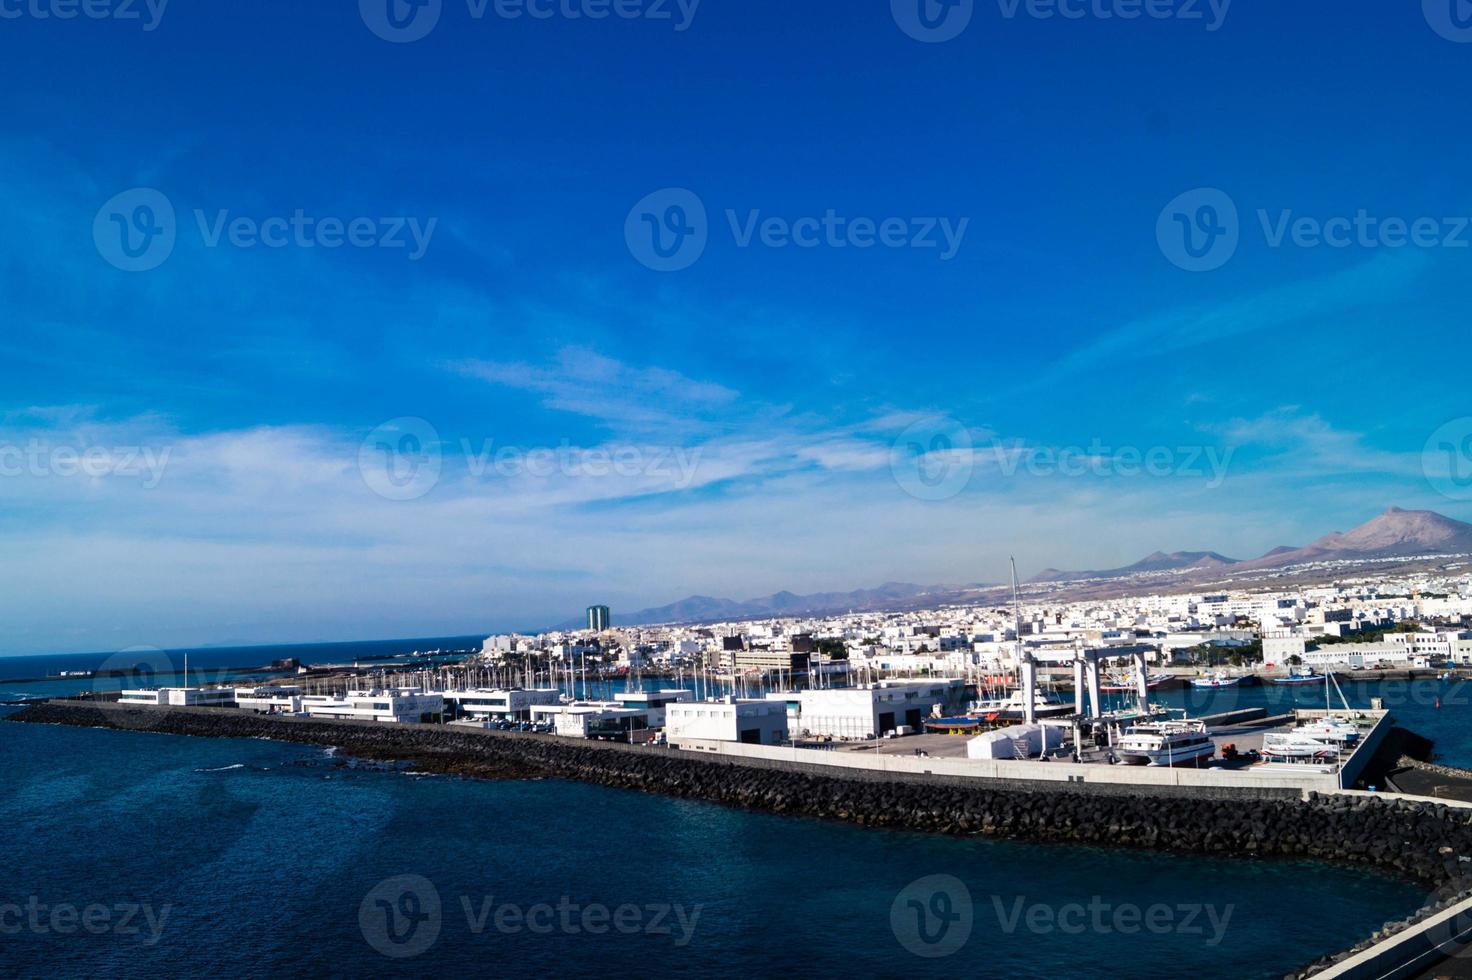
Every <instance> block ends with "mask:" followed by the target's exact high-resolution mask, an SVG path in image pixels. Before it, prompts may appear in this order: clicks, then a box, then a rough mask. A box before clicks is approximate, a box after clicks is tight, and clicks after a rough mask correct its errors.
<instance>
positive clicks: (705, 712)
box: [665, 697, 787, 745]
mask: <svg viewBox="0 0 1472 980" xmlns="http://www.w3.org/2000/svg"><path fill="white" fill-rule="evenodd" d="M665 737H666V738H667V739H668V740H669V743H670V744H671V745H678V744H679V743H680V742H681V741H684V740H688V739H708V740H711V741H719V742H744V743H746V744H748V745H781V744H782V743H783V742H785V741H787V705H786V704H784V703H783V702H781V701H773V700H737V699H736V698H729V697H728V698H726V699H725V700H722V701H693V702H684V703H681V704H672V705H670V706H669V707H667V708H666V709H665Z"/></svg>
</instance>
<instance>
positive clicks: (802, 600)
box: [553, 507, 1472, 631]
mask: <svg viewBox="0 0 1472 980" xmlns="http://www.w3.org/2000/svg"><path fill="white" fill-rule="evenodd" d="M1439 554H1472V524H1468V523H1464V522H1462V521H1458V520H1455V519H1453V518H1450V517H1447V516H1445V515H1443V514H1438V513H1437V512H1435V511H1430V510H1403V509H1401V508H1399V507H1390V508H1388V509H1387V510H1385V511H1384V512H1382V513H1381V514H1379V515H1378V516H1376V517H1374V518H1371V519H1370V520H1369V521H1367V522H1365V523H1364V524H1361V525H1359V526H1358V527H1355V528H1353V529H1351V530H1349V531H1334V532H1331V533H1329V534H1326V535H1324V536H1323V537H1321V538H1318V539H1316V540H1315V541H1313V542H1311V543H1309V544H1307V545H1302V546H1293V545H1279V546H1278V547H1276V548H1273V549H1272V550H1271V551H1268V552H1267V553H1266V554H1264V555H1262V556H1261V557H1259V558H1254V559H1251V560H1245V561H1244V560H1238V559H1235V558H1228V557H1227V556H1226V555H1223V554H1221V553H1220V552H1216V551H1172V552H1164V551H1155V552H1153V553H1151V554H1149V555H1146V556H1145V557H1144V558H1142V559H1140V560H1139V561H1137V562H1135V563H1134V564H1131V565H1125V566H1122V567H1120V568H1114V569H1104V570H1097V571H1062V570H1059V569H1056V568H1047V569H1044V570H1043V571H1041V572H1039V573H1038V574H1037V575H1034V576H1033V577H1032V578H1030V579H1028V580H1027V581H1028V584H1030V585H1048V586H1064V587H1068V586H1070V585H1072V586H1074V587H1075V588H1083V587H1084V584H1085V583H1093V584H1094V585H1098V584H1099V583H1108V582H1111V581H1119V580H1125V579H1129V578H1131V577H1133V576H1135V575H1142V574H1151V575H1155V576H1157V577H1158V576H1161V575H1169V576H1173V578H1174V580H1175V581H1176V582H1178V583H1181V584H1185V583H1189V582H1192V581H1205V580H1209V579H1211V578H1212V577H1213V576H1215V575H1216V574H1217V573H1231V574H1233V575H1236V574H1238V573H1243V572H1245V573H1252V572H1258V571H1274V570H1280V569H1286V568H1290V567H1292V566H1295V565H1306V564H1309V563H1312V562H1329V561H1375V560H1379V559H1385V558H1414V557H1422V556H1425V557H1430V556H1434V555H1439ZM983 596H986V597H988V598H992V599H994V600H996V601H1008V600H1007V589H1006V587H1005V586H1002V585H997V584H985V583H972V584H968V585H929V586H922V585H917V584H915V583H913V582H885V583H884V584H882V585H880V586H877V587H875V588H870V589H855V590H853V591H851V592H815V593H811V594H808V595H798V594H796V593H793V592H790V591H785V590H784V591H781V592H774V593H772V594H771V595H767V596H761V597H758V598H755V599H748V600H745V601H737V600H734V599H724V598H716V597H713V596H704V595H692V596H687V597H686V598H684V599H681V600H678V601H676V602H672V603H669V604H667V605H663V606H654V607H651V608H648V609H641V610H639V611H637V612H633V613H629V614H627V615H619V614H617V613H615V614H614V615H613V624H614V625H615V626H644V625H652V624H658V623H694V622H709V621H712V620H722V619H729V620H738V619H761V618H768V617H781V616H796V615H804V614H807V615H822V614H833V613H842V612H848V611H850V610H852V611H855V612H879V611H889V610H895V609H899V608H904V607H910V608H918V606H917V605H916V601H917V600H920V599H928V600H931V601H933V603H934V604H943V603H950V602H964V601H978V600H980V599H981V598H982V597H983ZM585 625H586V622H585V621H584V620H568V621H567V622H565V623H561V624H559V625H557V626H555V627H553V629H554V630H563V631H566V630H575V629H581V628H583V627H584V626H585Z"/></svg>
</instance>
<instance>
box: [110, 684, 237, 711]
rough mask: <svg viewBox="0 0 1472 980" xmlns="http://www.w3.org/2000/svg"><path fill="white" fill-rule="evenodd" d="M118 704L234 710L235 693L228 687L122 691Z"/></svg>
mask: <svg viewBox="0 0 1472 980" xmlns="http://www.w3.org/2000/svg"><path fill="white" fill-rule="evenodd" d="M118 704H143V705H152V706H154V707H159V706H166V707H176V708H177V707H198V708H233V707H235V691H234V690H233V689H232V688H228V687H157V688H148V689H138V690H130V691H120V692H119V693H118Z"/></svg>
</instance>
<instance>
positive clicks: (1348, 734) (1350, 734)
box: [1294, 717, 1360, 745]
mask: <svg viewBox="0 0 1472 980" xmlns="http://www.w3.org/2000/svg"><path fill="white" fill-rule="evenodd" d="M1294 731H1295V732H1297V733H1298V734H1300V735H1305V736H1307V737H1309V738H1312V739H1315V740H1316V741H1320V742H1325V743H1328V744H1332V745H1353V744H1354V743H1355V742H1358V741H1359V740H1360V730H1359V728H1358V727H1357V726H1355V725H1352V724H1350V723H1349V722H1347V721H1342V720H1340V719H1338V718H1328V717H1325V718H1319V719H1317V720H1315V721H1310V722H1305V723H1304V724H1302V725H1299V726H1298V728H1296V729H1294Z"/></svg>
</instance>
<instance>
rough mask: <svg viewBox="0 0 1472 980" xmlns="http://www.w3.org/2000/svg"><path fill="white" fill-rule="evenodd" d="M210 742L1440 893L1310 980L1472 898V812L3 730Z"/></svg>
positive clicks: (114, 709) (659, 758)
mask: <svg viewBox="0 0 1472 980" xmlns="http://www.w3.org/2000/svg"><path fill="white" fill-rule="evenodd" d="M0 720H3V721H12V722H20V723H30V724H58V725H68V726H73V727H88V728H105V729H111V730H119V731H136V732H146V733H154V734H171V735H182V736H193V737H202V738H261V739H269V740H272V741H279V742H288V743H298V744H309V745H319V746H324V747H326V746H335V747H337V748H339V749H340V750H341V751H342V752H343V753H344V754H346V755H351V756H354V757H357V758H360V759H364V760H372V761H384V762H393V761H400V762H411V763H412V764H413V765H414V767H415V768H416V769H417V770H421V771H424V772H433V773H437V774H445V775H459V776H462V777H466V778H473V779H538V778H556V779H567V780H573V781H580V782H586V783H592V784H597V785H602V786H608V787H613V788H621V789H631V790H637V791H640V792H645V793H653V794H658V795H664V796H672V797H677V798H686V799H698V800H702V801H706V802H711V803H717V804H720V805H724V806H730V807H733V808H737V809H745V810H753V811H763V812H769V813H774V814H785V815H790V816H798V817H808V818H813V819H818V820H832V821H842V822H845V823H850V824H855V825H858V826H866V827H878V828H884V829H889V830H900V831H911V832H919V833H933V834H943V835H948V836H955V837H969V836H980V837H987V838H996V839H1009V840H1017V841H1026V842H1036V843H1061V844H1076V845H1085V846H1096V847H1112V848H1128V849H1135V850H1150V851H1157V852H1164V853H1173V854H1179V855H1192V854H1196V855H1200V854H1208V855H1212V856H1216V857H1244V858H1269V859H1271V858H1298V859H1309V860H1319V861H1324V862H1328V863H1334V864H1341V865H1351V866H1358V867H1363V868H1367V869H1370V870H1375V871H1378V872H1381V873H1387V874H1391V875H1395V876H1397V877H1400V878H1402V879H1406V880H1410V881H1414V882H1416V883H1417V884H1420V885H1422V886H1423V887H1428V888H1429V889H1430V890H1431V891H1432V896H1431V901H1430V903H1429V904H1427V905H1425V906H1423V907H1422V908H1421V909H1419V910H1408V915H1407V916H1406V917H1405V918H1403V919H1399V920H1395V921H1392V922H1389V923H1387V924H1386V925H1385V926H1384V927H1382V929H1380V930H1378V931H1377V932H1376V933H1375V934H1374V935H1373V936H1371V937H1367V938H1366V939H1365V940H1363V941H1362V942H1360V943H1358V944H1356V945H1355V946H1354V947H1351V948H1350V949H1348V950H1344V951H1342V952H1339V953H1334V954H1331V955H1327V956H1323V957H1321V958H1319V959H1317V960H1315V961H1314V962H1313V963H1312V964H1310V965H1306V966H1305V967H1303V968H1302V969H1300V970H1299V971H1295V973H1294V974H1293V975H1294V976H1308V975H1312V974H1313V973H1315V972H1318V971H1320V970H1322V969H1325V968H1327V967H1329V966H1332V965H1333V964H1335V963H1339V962H1342V961H1344V960H1346V959H1347V958H1349V957H1350V956H1351V955H1352V954H1354V953H1355V952H1357V951H1360V950H1363V949H1365V948H1367V947H1369V946H1371V945H1374V944H1375V943H1377V942H1381V941H1384V940H1385V939H1386V938H1387V937H1389V936H1393V935H1396V934H1399V933H1401V932H1403V931H1405V930H1407V929H1409V928H1410V927H1412V926H1413V925H1415V924H1416V923H1417V922H1420V921H1422V920H1424V919H1426V918H1428V917H1430V916H1433V915H1435V914H1436V913H1437V912H1439V911H1441V910H1444V909H1446V908H1449V907H1450V906H1452V905H1454V904H1455V903H1456V902H1458V901H1460V900H1461V899H1462V898H1464V897H1465V896H1466V895H1467V894H1468V892H1469V890H1472V875H1469V874H1467V873H1466V871H1465V870H1464V869H1467V868H1469V867H1472V864H1469V863H1467V862H1465V861H1463V860H1461V858H1462V856H1463V855H1467V856H1472V811H1469V810H1467V809H1460V808H1457V807H1449V806H1446V805H1444V804H1439V803H1431V802H1424V801H1419V800H1404V799H1394V798H1388V797H1384V796H1355V797H1348V796H1337V795H1320V794H1316V793H1310V794H1308V795H1307V798H1301V799H1297V798H1262V799H1234V800H1224V799H1212V798H1208V797H1200V796H1186V795H1176V794H1152V795H1148V796H1147V795H1139V794H1133V793H1131V794H1123V793H1113V792H1103V793H1100V792H1094V791H1089V790H1085V789H1083V788H1069V784H1061V785H1059V786H1054V787H1049V788H1042V787H1038V788H1028V789H1022V788H1017V787H1016V786H1015V785H1013V786H1007V787H1002V788H996V787H989V786H988V787H981V786H968V785H959V784H958V783H957V781H955V780H945V779H917V778H913V777H912V778H909V779H875V778H872V777H871V778H864V777H862V776H857V775H854V774H852V773H843V774H827V773H824V774H815V773H812V772H807V771H798V770H794V769H792V768H776V767H770V766H758V765H750V764H745V763H742V762H738V761H734V760H731V759H726V758H713V757H710V756H703V755H700V754H697V753H690V752H684V751H680V750H677V749H667V748H654V747H646V746H628V745H622V744H619V743H613V742H568V741H567V740H565V739H559V738H555V737H553V736H544V735H532V734H521V733H510V732H497V731H486V730H480V729H468V728H467V729H454V728H448V727H442V726H434V727H430V726H387V725H382V724H375V723H370V722H339V721H326V720H321V719H299V718H282V717H274V716H265V715H256V714H251V713H248V712H238V711H233V710H229V709H215V708H168V709H158V708H145V707H124V706H118V705H108V704H103V705H99V704H79V703H73V702H64V701H63V702H58V701H52V702H46V703H41V704H32V705H29V706H27V707H25V708H22V709H21V710H19V711H17V712H14V713H11V714H9V715H6V716H4V717H3V718H0Z"/></svg>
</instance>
